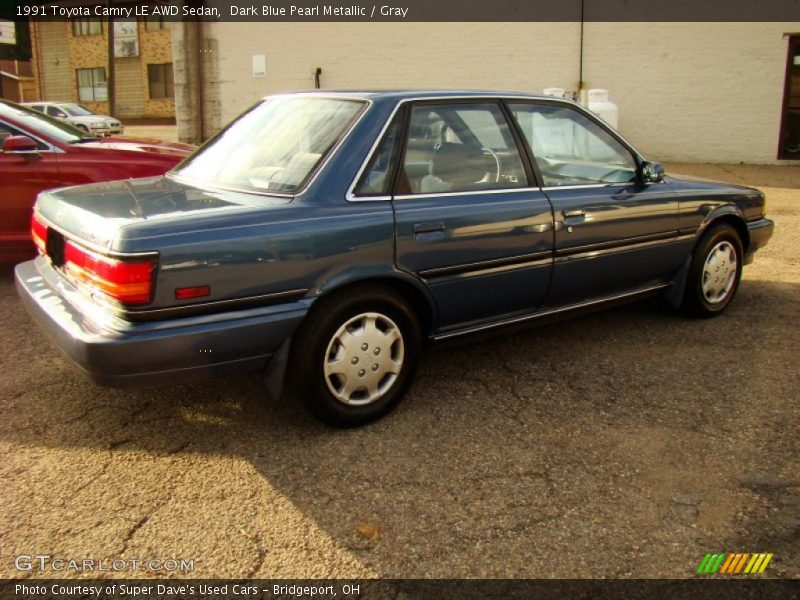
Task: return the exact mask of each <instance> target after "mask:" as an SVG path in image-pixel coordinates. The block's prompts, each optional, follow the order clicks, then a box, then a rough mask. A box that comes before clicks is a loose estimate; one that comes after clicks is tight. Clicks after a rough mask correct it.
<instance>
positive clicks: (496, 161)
mask: <svg viewBox="0 0 800 600" xmlns="http://www.w3.org/2000/svg"><path fill="white" fill-rule="evenodd" d="M481 152H483V153H484V154H489V155H491V157H492V158H494V164H495V169H496V170H495V174H494V182H495V183H497V182H498V181H500V157H499V156H497V152H495V151H494V150H492V149H491V148H481Z"/></svg>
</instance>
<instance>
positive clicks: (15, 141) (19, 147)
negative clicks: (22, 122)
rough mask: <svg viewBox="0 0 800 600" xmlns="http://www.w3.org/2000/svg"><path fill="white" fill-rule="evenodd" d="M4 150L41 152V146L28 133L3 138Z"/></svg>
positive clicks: (20, 152) (11, 151)
mask: <svg viewBox="0 0 800 600" xmlns="http://www.w3.org/2000/svg"><path fill="white" fill-rule="evenodd" d="M3 152H8V153H12V154H24V153H25V152H39V146H37V145H36V142H35V141H33V140H32V139H31V138H29V137H28V136H27V135H10V136H8V137H7V138H6V139H5V140H3Z"/></svg>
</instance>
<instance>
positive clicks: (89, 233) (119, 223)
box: [36, 176, 291, 252]
mask: <svg viewBox="0 0 800 600" xmlns="http://www.w3.org/2000/svg"><path fill="white" fill-rule="evenodd" d="M289 202H291V198H286V197H276V196H266V195H261V194H249V193H243V192H236V191H227V190H226V191H224V192H223V191H219V190H211V189H200V188H197V187H193V186H191V185H188V184H186V183H181V182H178V181H176V180H174V179H172V178H169V177H164V176H159V177H150V178H146V179H129V180H123V181H112V182H107V183H94V184H89V185H82V186H76V187H69V188H61V189H56V190H48V191H46V192H42V193H41V194H39V197H38V200H37V202H36V207H37V209H38V211H39V214H40V215H41V216H42V217H44V219H46V220H47V221H49V222H50V223H51V224H53V225H54V226H55V227H56V228H57V229H59V230H60V231H62V232H63V233H64V234H66V235H67V237H70V238H74V239H75V240H81V241H83V242H86V243H87V244H88V245H90V246H93V247H94V248H95V249H98V250H102V251H117V252H126V251H142V248H135V249H134V248H129V247H126V244H125V241H126V239H130V238H136V239H139V238H138V236H137V235H135V234H134V235H132V236H128V238H126V236H125V233H126V231H127V232H132V230H136V229H137V226H141V225H146V226H147V231H148V234H150V235H152V236H158V235H160V234H163V233H164V232H174V233H179V232H180V231H182V230H184V231H190V230H196V229H198V228H202V227H203V226H215V225H224V222H225V221H226V216H227V215H230V216H234V215H235V216H236V217H237V218H238V217H241V215H242V213H243V212H247V211H253V212H256V211H258V212H261V211H263V210H264V209H265V208H267V207H270V206H283V205H286V204H288V203H289ZM138 228H139V229H141V227H138ZM147 250H158V248H156V247H151V248H147Z"/></svg>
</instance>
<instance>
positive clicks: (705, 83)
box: [205, 23, 800, 163]
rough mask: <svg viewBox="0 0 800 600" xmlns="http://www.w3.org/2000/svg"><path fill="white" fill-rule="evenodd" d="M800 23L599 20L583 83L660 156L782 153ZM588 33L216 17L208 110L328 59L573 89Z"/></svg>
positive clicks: (391, 84) (266, 89)
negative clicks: (791, 53) (261, 59)
mask: <svg viewBox="0 0 800 600" xmlns="http://www.w3.org/2000/svg"><path fill="white" fill-rule="evenodd" d="M789 32H800V23H587V24H586V25H585V34H584V82H585V84H587V85H588V87H604V88H607V89H609V90H610V92H611V100H612V101H614V102H615V103H617V104H618V105H619V107H620V130H621V131H622V132H623V134H624V135H626V137H628V138H629V139H630V140H631V141H632V142H633V143H634V144H635V145H636V146H637V147H639V148H640V149H641V150H642V151H644V152H646V153H647V154H648V155H649V156H651V157H652V158H653V159H657V160H664V161H666V160H672V161H707V162H739V161H743V162H752V163H776V162H778V161H777V160H776V159H775V156H776V154H777V146H778V130H779V124H780V110H781V101H782V97H783V96H782V95H783V78H784V73H785V68H786V52H787V40H786V39H784V37H783V34H784V33H789ZM579 35H580V25H579V24H578V23H214V24H211V25H208V26H206V30H205V37H206V38H207V46H208V47H209V48H211V49H213V52H212V53H211V54H210V55H208V56H206V60H207V61H213V63H214V65H213V66H214V68H213V69H210V71H209V72H210V73H211V79H212V80H209V79H208V78H207V79H206V82H205V83H206V86H207V87H208V89H209V90H214V93H215V94H216V96H217V99H218V102H215V103H214V106H215V107H217V108H215V109H214V110H212V113H216V114H211V115H208V117H210V118H212V120H213V119H214V117H216V118H217V119H218V122H219V124H220V125H221V124H223V123H225V122H227V121H229V120H230V119H232V118H233V117H235V116H236V115H237V114H238V113H239V112H240V111H241V110H243V109H244V108H246V107H247V106H248V105H250V104H251V103H252V102H253V101H254V100H255V99H256V98H258V97H260V96H264V95H266V94H269V93H273V92H283V91H291V90H308V89H312V88H313V85H314V78H313V71H314V68H315V67H317V66H319V67H321V68H322V86H323V88H328V89H347V88H356V89H359V88H360V89H363V88H428V87H433V88H477V89H499V90H517V91H531V92H539V91H541V89H542V88H544V87H549V86H557V87H564V88H566V89H568V90H574V89H575V88H576V86H577V82H578V64H579ZM254 54H266V56H267V77H266V78H254V77H253V76H252V73H251V70H252V55H254Z"/></svg>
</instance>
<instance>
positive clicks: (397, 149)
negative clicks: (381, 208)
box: [348, 105, 409, 200]
mask: <svg viewBox="0 0 800 600" xmlns="http://www.w3.org/2000/svg"><path fill="white" fill-rule="evenodd" d="M408 112H409V111H408V110H407V107H406V106H405V105H399V106H398V108H397V109H396V110H395V111H393V112H392V114H391V116H390V117H389V119H388V120H387V121H386V123H385V124H384V126H383V129H381V132H380V133H379V134H378V137H377V138H376V141H375V143H374V144H373V145H372V147H371V148H370V151H369V153H368V155H367V157H368V158H367V161H366V162H365V163H364V164H363V166H362V168H361V169H360V170H359V173H358V175H357V176H356V178H355V180H354V183H353V185H352V186H351V189H350V191H349V192H348V195H350V194H352V197H353V198H354V199H359V200H360V199H363V198H369V199H373V200H374V199H378V198H380V199H382V200H391V199H392V191H393V190H394V187H395V182H396V179H397V173H398V168H397V167H398V166H399V164H400V161H399V159H400V156H401V153H402V152H403V147H404V142H405V135H406V127H407V125H408V121H407V118H406V115H407V113H408ZM395 124H397V125H398V126H399V128H400V131H399V132H398V136H397V140H395V143H394V146H393V147H392V150H391V152H392V156H391V159H390V163H389V165H388V167H387V169H386V178H387V180H389V190H388V194H359V193H358V191H357V190H358V188H359V187H360V186H361V185H362V183H363V182H364V178H365V177H366V176H367V174H368V173H369V172H370V168H369V167H370V165H371V164H372V161H373V160H374V159H375V157H376V156H377V155H378V152H379V151H380V149H381V148H382V147H383V144H384V142H385V141H386V139H387V137H388V136H389V132H390V131H391V130H392V127H394V125H395Z"/></svg>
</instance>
